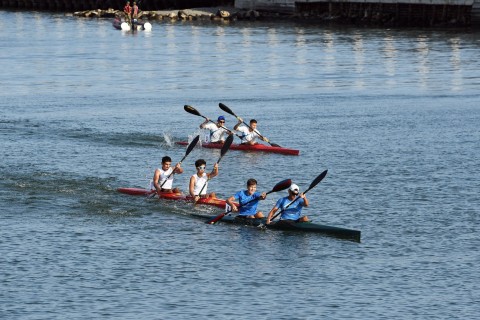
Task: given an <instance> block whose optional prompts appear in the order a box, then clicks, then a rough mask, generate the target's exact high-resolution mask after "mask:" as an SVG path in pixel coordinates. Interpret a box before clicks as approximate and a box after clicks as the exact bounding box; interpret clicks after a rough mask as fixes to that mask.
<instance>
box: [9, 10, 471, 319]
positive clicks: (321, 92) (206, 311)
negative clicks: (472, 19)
mask: <svg viewBox="0 0 480 320" xmlns="http://www.w3.org/2000/svg"><path fill="white" fill-rule="evenodd" d="M0 28H2V30H4V32H3V33H2V35H1V36H0V39H1V40H2V41H0V67H1V70H3V72H2V73H0V83H1V92H0V110H1V114H0V135H1V139H0V147H1V150H2V161H1V162H0V172H1V177H2V179H1V180H0V211H1V214H0V219H1V222H0V232H1V235H0V244H1V245H0V269H1V270H2V273H1V276H0V285H1V290H0V305H1V307H0V316H1V318H2V319H65V318H68V319H85V318H112V319H113V318H115V319H132V318H138V319H178V318H221V319H252V318H266V319H274V318H275V319H319V318H323V319H344V318H350V319H367V318H371V319H393V318H395V319H425V318H429V319H433V318H435V319H454V318H456V319H472V318H474V317H475V315H477V314H478V312H479V307H478V305H479V303H480V297H479V294H478V292H480V291H479V289H480V288H479V281H478V278H479V276H480V274H479V272H478V267H477V266H476V265H477V264H478V261H480V255H479V253H478V247H479V245H480V241H479V239H478V233H479V231H480V230H479V209H478V208H479V193H478V190H479V187H480V182H479V181H480V179H479V178H480V177H479V169H478V158H479V150H480V148H479V147H480V143H479V141H480V133H479V130H478V123H480V104H479V101H480V94H479V93H478V88H479V85H480V62H479V61H478V49H479V46H480V36H479V34H478V33H473V32H471V31H468V30H461V31H454V30H413V29H412V30H405V29H403V30H396V29H363V28H359V29H357V28H333V27H325V26H314V25H305V24H290V23H282V24H279V23H259V22H258V23H246V22H242V23H232V24H223V23H219V24H217V23H196V22H186V23H154V24H153V31H152V32H151V33H144V32H138V33H134V34H132V33H122V32H120V31H117V30H115V29H113V27H112V26H111V22H110V21H108V20H95V19H93V20H89V19H77V18H72V17H65V16H63V15H60V14H49V13H36V12H15V11H0ZM219 102H223V103H225V104H226V105H228V106H229V107H231V109H232V110H234V111H235V112H236V113H237V114H238V115H240V116H242V117H244V118H246V119H249V118H251V117H253V118H256V119H257V120H259V129H260V130H261V132H262V133H263V134H264V135H266V136H268V137H269V138H270V140H271V141H272V142H275V143H278V144H280V145H282V146H287V147H291V148H296V149H299V150H300V156H299V157H292V156H283V155H276V154H257V153H242V152H239V151H230V152H229V153H227V155H226V156H225V157H224V158H223V159H222V162H221V165H220V171H221V172H220V176H219V177H218V178H215V179H214V180H212V181H211V184H210V190H212V191H216V192H217V194H218V195H219V196H220V197H223V198H225V197H228V196H230V195H231V194H233V193H234V192H236V191H237V190H239V189H240V188H243V187H244V183H245V181H246V180H247V179H248V178H250V177H255V178H257V180H258V181H259V190H262V191H263V190H265V191H267V190H270V189H271V188H272V186H273V185H275V184H276V183H277V182H279V181H281V180H283V179H285V178H292V179H293V180H294V182H295V183H297V184H299V185H300V187H301V188H302V189H303V190H305V189H306V188H307V187H308V186H309V184H310V182H311V181H312V180H313V179H314V178H315V177H316V176H317V175H318V174H319V173H320V172H322V171H323V170H325V169H328V170H329V171H328V172H329V173H328V175H327V177H326V178H325V179H324V180H323V181H322V182H321V183H320V184H319V185H318V186H316V187H315V188H314V189H312V190H311V191H310V192H309V193H308V197H309V199H310V201H311V206H310V207H309V208H307V209H306V210H305V213H306V214H307V215H308V216H309V217H310V218H311V219H313V220H314V221H315V222H318V223H323V224H327V225H333V226H342V227H347V228H352V229H358V230H361V231H362V242H361V243H360V244H358V243H354V242H349V241H343V240H338V239H334V238H328V237H323V236H319V235H312V234H298V233H289V232H278V231H272V230H268V231H265V232H262V231H259V230H257V229H254V228H249V227H242V226H230V225H224V224H218V225H215V226H210V225H205V224H204V223H203V222H202V221H201V220H198V219H196V218H194V217H192V216H191V215H190V213H192V212H196V213H198V212H201V213H205V214H208V213H212V214H217V213H219V211H216V209H213V208H193V207H192V206H191V204H185V203H172V202H168V201H157V200H146V199H143V198H136V197H128V196H126V195H122V194H118V193H117V192H116V188H118V187H146V186H147V184H148V180H149V179H150V178H151V176H152V175H153V170H154V168H155V167H157V166H158V164H159V161H160V158H161V157H162V156H163V155H165V154H168V155H170V156H171V157H172V158H173V159H174V161H178V160H180V159H181V158H182V157H183V155H184V154H185V149H184V148H181V147H177V146H175V144H173V142H175V141H180V140H185V139H187V138H188V137H192V136H193V135H195V134H197V133H198V130H197V128H198V125H199V124H200V123H201V122H202V121H203V119H202V118H200V117H195V116H193V115H191V114H188V113H186V112H184V111H183V105H184V104H190V105H193V106H194V107H196V108H197V109H198V110H199V111H200V112H201V113H202V114H204V115H206V116H209V117H212V118H213V117H216V116H218V115H219V114H222V112H221V110H220V109H219V108H218V103H219ZM226 117H227V125H228V126H230V127H231V126H233V124H234V120H235V119H234V118H233V117H231V116H229V115H226ZM200 157H202V158H205V159H206V160H207V163H208V165H209V166H211V165H212V164H213V163H214V162H215V161H216V160H218V157H219V152H218V150H207V149H195V150H194V151H193V152H192V153H191V154H190V155H189V156H188V158H187V159H186V160H185V161H184V164H183V165H184V168H185V171H186V173H185V174H183V175H179V176H177V178H176V184H177V185H178V186H179V187H181V188H183V189H185V188H186V186H187V181H188V178H189V176H190V175H191V174H193V173H194V165H193V162H194V161H195V160H196V159H198V158H200ZM281 195H282V193H280V194H275V193H274V194H271V195H270V196H269V197H268V198H267V200H265V201H264V202H262V203H261V208H262V210H263V211H267V212H268V210H269V209H270V208H271V206H273V204H274V202H275V200H276V199H277V198H278V197H279V196H281Z"/></svg>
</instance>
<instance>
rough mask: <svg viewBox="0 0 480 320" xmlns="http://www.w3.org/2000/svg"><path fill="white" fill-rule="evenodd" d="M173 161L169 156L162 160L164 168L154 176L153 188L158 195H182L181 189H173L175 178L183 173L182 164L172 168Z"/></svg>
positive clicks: (156, 171) (159, 169) (158, 170)
mask: <svg viewBox="0 0 480 320" xmlns="http://www.w3.org/2000/svg"><path fill="white" fill-rule="evenodd" d="M171 165H172V159H171V158H170V157H169V156H165V157H163V158H162V167H161V168H158V169H156V170H155V174H154V175H153V187H154V188H155V190H157V193H180V189H178V188H173V176H174V174H172V173H175V174H181V173H183V169H182V167H181V164H180V162H179V163H177V164H176V165H175V167H172V166H171Z"/></svg>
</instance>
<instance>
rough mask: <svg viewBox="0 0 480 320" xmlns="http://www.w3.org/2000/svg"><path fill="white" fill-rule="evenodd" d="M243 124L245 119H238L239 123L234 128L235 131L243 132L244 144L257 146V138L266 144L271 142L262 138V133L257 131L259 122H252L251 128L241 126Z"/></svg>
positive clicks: (253, 120)
mask: <svg viewBox="0 0 480 320" xmlns="http://www.w3.org/2000/svg"><path fill="white" fill-rule="evenodd" d="M242 123H243V119H242V118H238V123H237V124H236V125H235V127H233V130H237V131H239V132H241V138H242V144H248V145H254V144H257V141H256V140H257V138H260V139H262V140H263V141H265V142H269V140H268V139H267V138H265V137H262V136H261V135H260V132H259V131H258V130H257V120H255V119H252V120H250V128H249V127H248V126H246V125H242V126H240V125H241V124H242Z"/></svg>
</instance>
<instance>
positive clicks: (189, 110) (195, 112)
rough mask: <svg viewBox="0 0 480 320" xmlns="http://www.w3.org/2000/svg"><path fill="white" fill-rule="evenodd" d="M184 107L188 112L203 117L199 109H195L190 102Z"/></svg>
mask: <svg viewBox="0 0 480 320" xmlns="http://www.w3.org/2000/svg"><path fill="white" fill-rule="evenodd" d="M183 109H185V111H187V112H188V113H191V114H193V115H195V116H199V117H201V116H202V115H201V114H200V112H198V111H197V109H195V108H194V107H192V106H189V105H188V104H186V105H185V106H183Z"/></svg>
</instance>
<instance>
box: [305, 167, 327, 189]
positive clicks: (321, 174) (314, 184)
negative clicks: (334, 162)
mask: <svg viewBox="0 0 480 320" xmlns="http://www.w3.org/2000/svg"><path fill="white" fill-rule="evenodd" d="M327 171H328V170H325V171H323V172H322V173H320V174H319V175H318V177H316V178H315V180H313V181H312V183H310V186H309V187H308V189H307V190H306V191H305V192H304V193H306V192H307V191H308V190H310V189H312V188H313V187H315V186H316V185H317V184H319V183H320V181H322V180H323V178H325V176H326V175H327Z"/></svg>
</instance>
